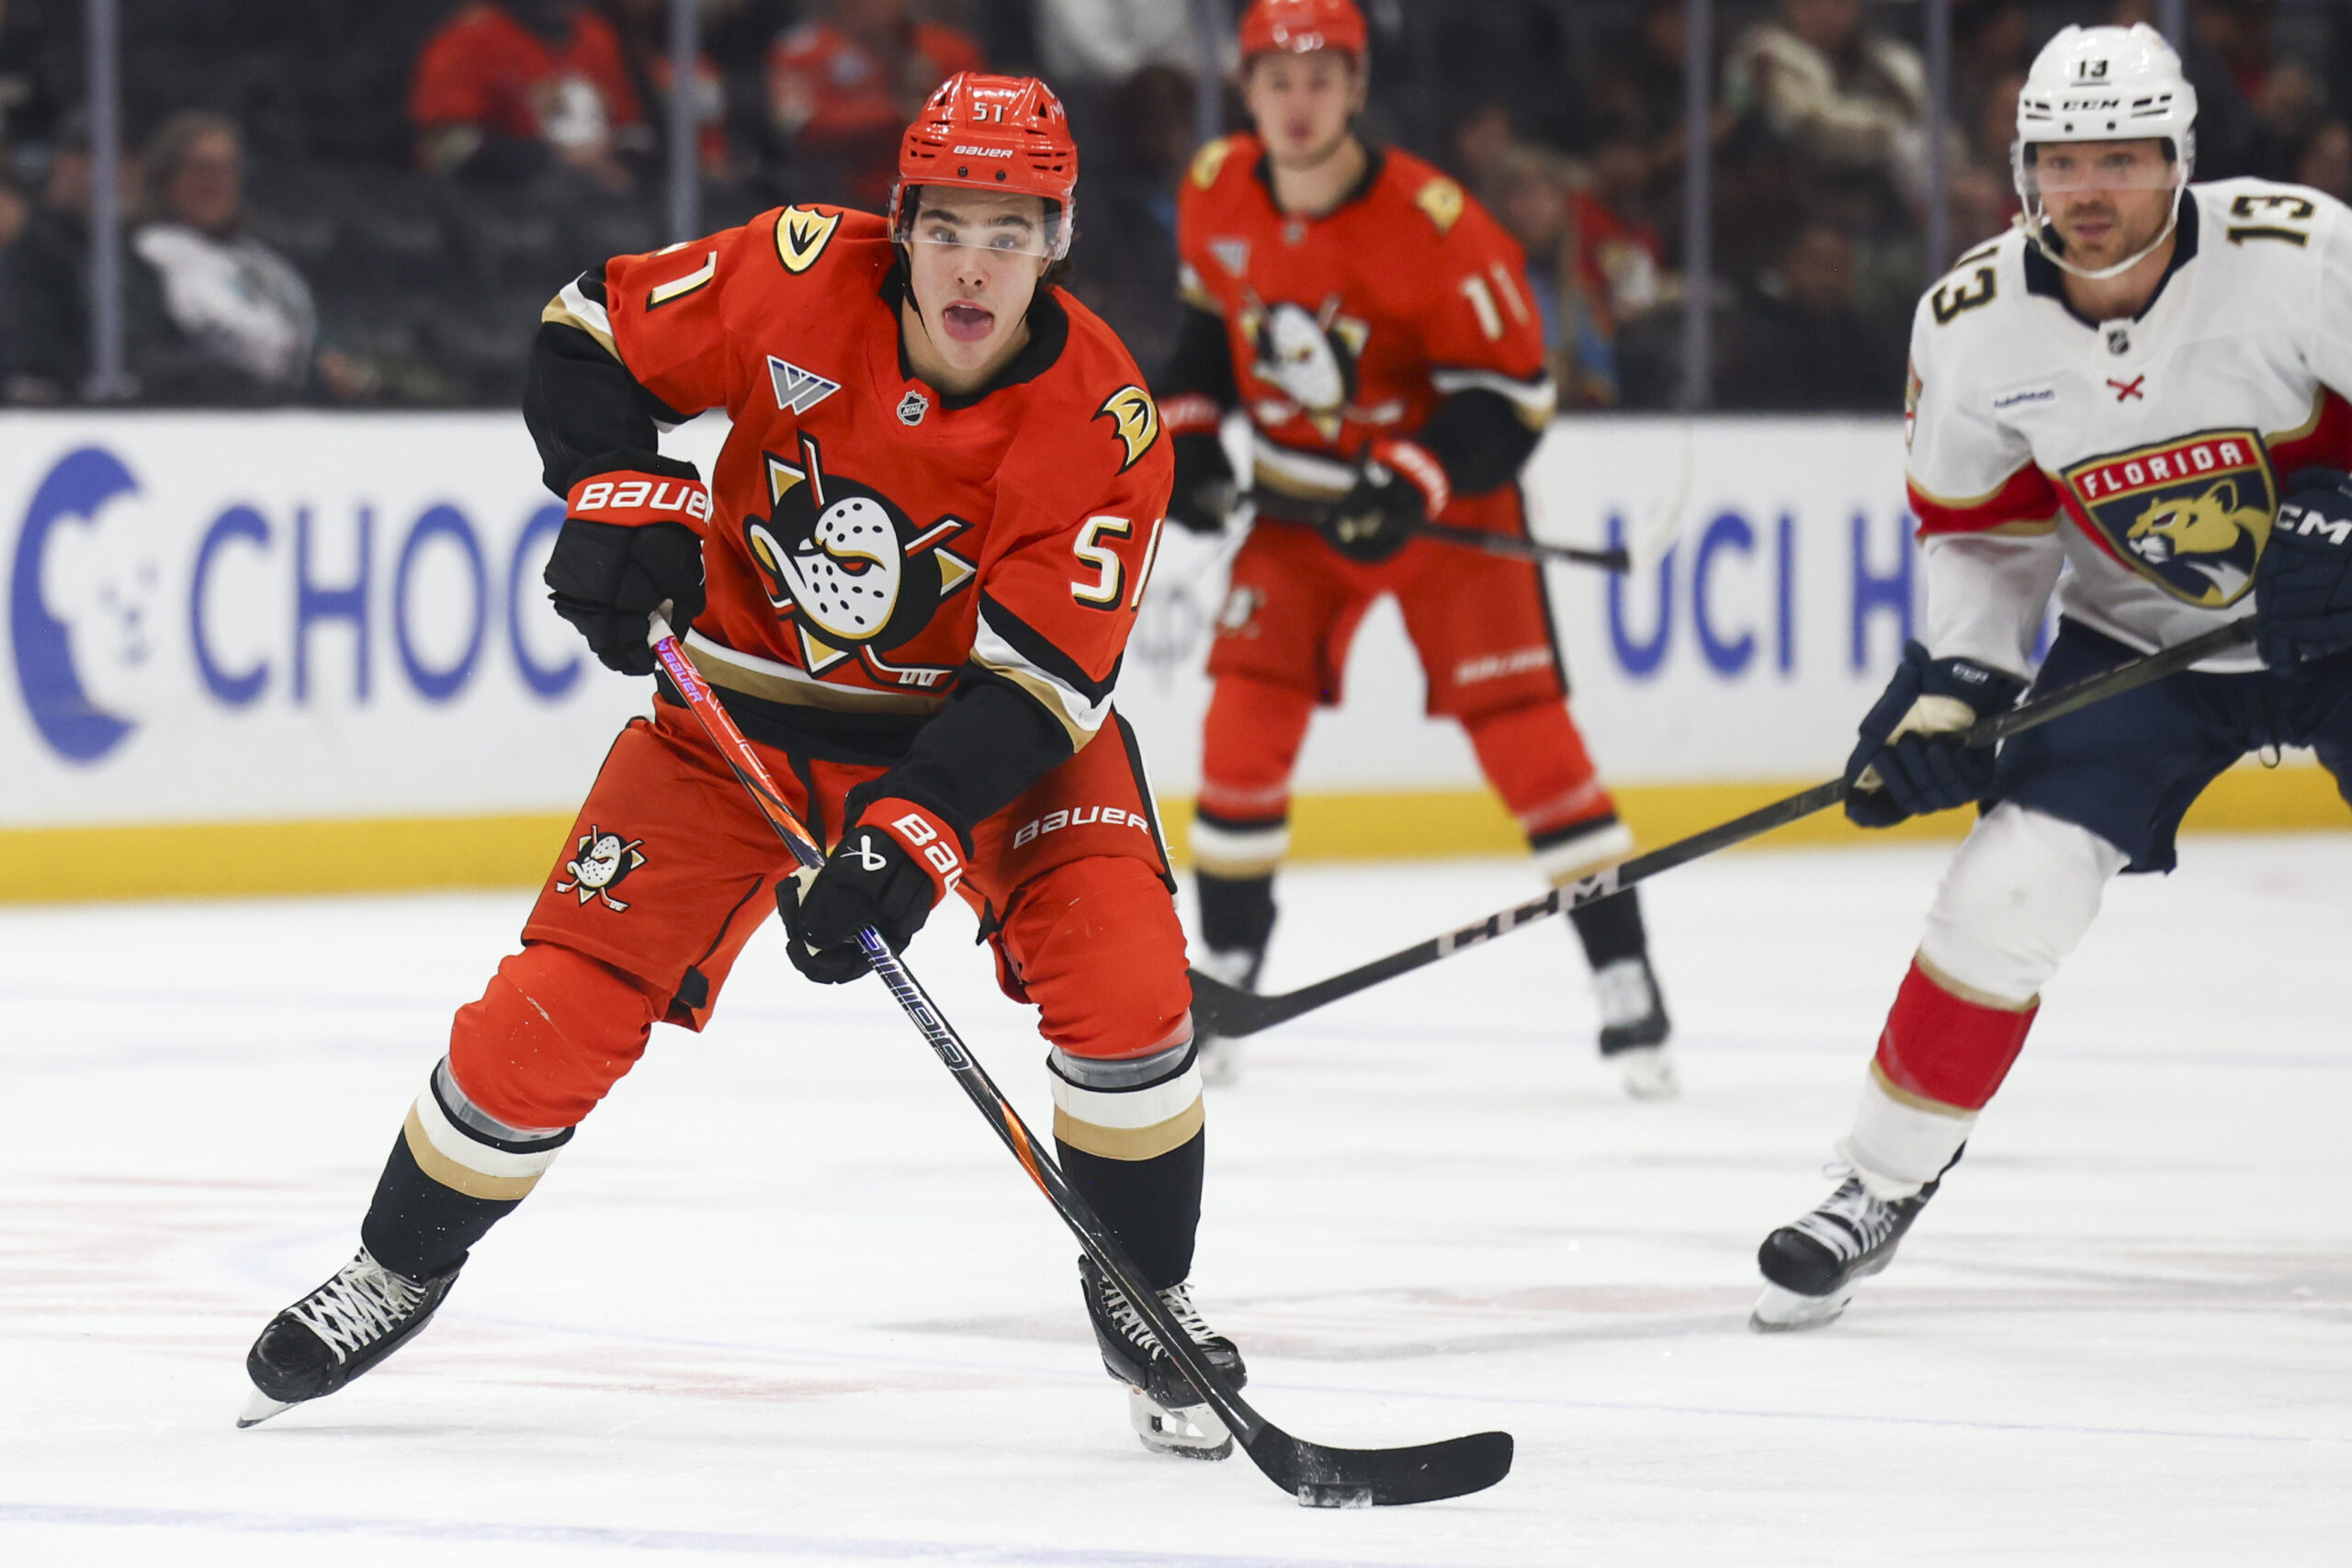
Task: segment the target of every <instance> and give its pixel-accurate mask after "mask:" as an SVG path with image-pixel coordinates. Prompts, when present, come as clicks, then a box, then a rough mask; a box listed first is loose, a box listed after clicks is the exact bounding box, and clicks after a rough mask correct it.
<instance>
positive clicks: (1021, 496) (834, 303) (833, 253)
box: [546, 207, 1170, 762]
mask: <svg viewBox="0 0 2352 1568" xmlns="http://www.w3.org/2000/svg"><path fill="white" fill-rule="evenodd" d="M904 291H905V282H904V276H903V273H902V271H901V270H900V267H899V263H898V259H897V255H896V253H895V251H894V249H893V247H892V245H891V243H890V242H889V239H888V232H887V229H886V226H885V224H884V222H883V220H881V219H879V218H876V217H874V216H872V215H869V214H866V213H861V212H853V211H844V210H842V209H836V208H831V207H788V208H785V209H782V210H780V211H775V212H771V213H768V214H765V215H763V216H762V217H760V218H757V219H754V220H752V222H750V223H748V224H746V225H744V226H743V227H742V228H740V229H731V230H727V231H722V232H720V233H718V234H716V235H713V236H712V237H710V238H709V239H707V240H702V241H696V242H694V243H690V244H688V245H686V246H684V247H673V248H671V249H669V250H666V251H661V252H656V253H654V254H650V255H639V256H623V257H617V258H615V259H614V260H612V261H610V262H608V263H606V264H605V266H604V267H603V268H602V269H600V270H598V271H596V272H592V273H588V274H584V275H582V276H581V277H580V278H578V279H577V280H575V281H574V282H573V283H571V284H570V285H567V286H566V287H565V288H564V289H563V291H562V293H561V294H560V295H559V296H558V297H557V299H555V301H554V302H553V303H551V304H550V305H549V306H548V310H547V313H546V319H547V320H548V321H550V322H552V323H556V324H558V325H560V326H568V327H571V328H573V329H576V330H577V332H579V333H583V334H585V335H586V337H587V338H590V339H593V340H594V344H595V352H601V353H602V354H604V355H609V356H610V358H611V359H613V360H617V361H618V362H619V364H620V366H621V367H624V368H625V369H626V371H627V372H628V377H629V378H631V380H632V381H633V383H634V390H635V393H636V396H637V400H638V401H639V404H640V405H641V406H642V407H643V408H644V410H645V411H646V412H649V413H650V414H651V416H652V417H653V418H654V419H655V420H656V421H658V422H660V423H664V424H669V423H677V422H679V421H682V420H684V419H685V418H688V417H691V416H692V415H694V414H696V413H698V412H702V411H704V410H707V409H724V410H726V411H727V413H728V415H729V418H730V419H731V420H732V421H733V428H732V430H731V431H730V433H729V435H728V437H727V441H726V445H725V446H724V447H723V449H722V450H721V452H720V454H719V457H718V462H717V465H716V467H715V469H714V471H713V473H712V475H711V485H710V489H711V495H712V501H713V505H712V509H711V512H712V514H711V516H710V518H709V519H708V520H707V524H705V525H704V526H705V532H706V539H705V547H704V552H703V554H704V566H705V571H706V573H707V590H708V598H709V607H708V608H707V610H706V611H705V612H704V614H703V615H701V616H699V617H698V618H697V619H696V621H695V626H694V629H693V631H692V632H691V633H690V634H689V635H688V637H687V639H686V641H687V649H688V651H689V652H690V654H691V655H692V656H693V658H694V660H695V663H696V664H697V665H698V666H699V667H700V668H701V669H702V671H703V672H704V673H705V674H706V675H707V677H708V678H709V680H710V682H711V683H712V684H713V685H714V686H716V687H718V689H719V691H720V693H721V694H722V695H723V696H724V697H725V699H726V700H727V703H728V705H729V709H730V711H733V712H734V713H735V714H736V716H737V718H738V721H739V722H741V723H742V724H743V726H744V728H745V729H746V730H747V732H749V733H751V734H752V736H753V737H754V739H762V740H765V741H768V742H769V743H771V744H774V745H776V746H778V747H781V748H784V749H786V750H793V751H795V752H797V753H800V754H804V755H809V756H816V757H820V758H831V759H832V760H835V761H849V762H888V761H894V760H896V758H897V757H898V756H899V755H900V754H901V753H902V752H903V751H904V750H905V749H906V746H907V745H908V744H909V742H910V739H911V736H912V734H913V732H914V730H915V729H916V728H919V727H920V726H921V725H922V723H923V722H924V720H925V719H927V718H928V717H929V716H931V715H933V714H935V713H936V712H938V711H939V710H940V708H941V707H942V706H943V705H944V703H945V702H946V700H947V698H948V696H949V695H950V694H952V693H954V692H956V690H958V689H959V688H962V687H965V686H967V685H969V684H971V683H972V682H998V683H1001V684H1002V685H1005V686H1007V687H1009V688H1012V689H1013V690H1016V691H1018V692H1019V693H1021V694H1024V695H1025V696H1026V697H1027V698H1029V699H1031V700H1032V701H1033V702H1034V703H1035V705H1036V706H1037V707H1038V708H1040V709H1042V710H1043V712H1044V714H1045V715H1046V716H1049V717H1050V719H1051V721H1052V726H1053V733H1054V734H1056V735H1057V736H1058V737H1059V738H1060V739H1061V742H1062V743H1063V744H1065V745H1067V746H1068V747H1069V748H1070V749H1071V750H1076V749H1077V748H1079V747H1082V746H1084V745H1085V744H1087V743H1088V741H1089V740H1091V739H1092V738H1093V736H1094V735H1095V734H1096V732H1097V731H1098V730H1099V729H1100V728H1101V727H1102V725H1103V720H1104V717H1105V716H1106V715H1107V714H1108V712H1109V703H1110V694H1111V689H1112V686H1113V683H1114V680H1115V677H1116V675H1117V671H1118V665H1119V659H1120V654H1121V650H1122V649H1123V648H1124V647H1125V642H1126V637H1127V633H1128V629H1129V627H1130V626H1132V625H1133V622H1134V617H1135V612H1136V605H1137V604H1140V603H1141V600H1142V595H1143V590H1144V583H1145V580H1146V579H1147V577H1148V575H1149V573H1150V570H1151V560H1152V557H1153V554H1154V551H1155V549H1156V547H1157V544H1158V538H1159V526H1160V520H1161V516H1162V513H1164V512H1165V510H1166V502H1167V496H1168V489H1169V483H1170V460H1169V457H1168V455H1167V451H1166V443H1164V442H1162V441H1161V440H1160V439H1159V412H1158V410H1157V408H1156V406H1155V405H1154V404H1153V402H1152V400H1151V398H1150V397H1149V395H1148V393H1147V392H1146V391H1145V390H1144V389H1143V378H1142V377H1141V376H1140V375H1139V374H1138V373H1137V371H1136V367H1135V365H1134V362H1133V361H1132V360H1131V359H1130V358H1129V357H1128V355H1127V353H1126V350H1125V347H1124V346H1123V345H1122V344H1120V343H1119V341H1118V339H1117V337H1116V336H1114V334H1113V333H1112V332H1111V330H1110V329H1109V328H1108V327H1106V326H1104V325H1103V322H1102V321H1100V320H1098V319H1097V318H1096V317H1095V316H1094V315H1093V314H1092V313H1091V311H1089V310H1087V309H1086V308H1085V307H1084V306H1082V305H1080V304H1079V303H1078V302H1077V301H1076V300H1075V299H1072V298H1071V297H1070V296H1069V294H1068V293H1066V292H1064V291H1062V290H1060V289H1057V288H1054V289H1047V288H1041V289H1040V290H1039V291H1038V294H1037V297H1036V299H1035V302H1034V303H1033V304H1032V305H1031V307H1030V310H1029V315H1028V324H1029V330H1030V333H1031V336H1030V341H1029V343H1028V344H1026V345H1025V346H1024V347H1023V349H1022V350H1021V351H1020V352H1019V353H1018V354H1017V355H1015V357H1014V358H1013V359H1012V362H1011V363H1010V364H1009V365H1008V366H1007V367H1005V369H1004V370H1003V371H1002V372H1001V373H1000V374H999V376H998V377H997V378H996V379H995V380H993V381H992V382H990V383H989V386H987V387H986V388H983V389H980V390H979V391H978V392H975V393H972V394H969V395H967V396H962V397H958V396H954V395H949V394H944V393H942V392H941V391H940V390H939V389H936V388H934V387H932V386H930V385H929V384H927V383H926V382H924V381H923V380H922V379H921V378H918V377H917V376H916V375H915V373H914V371H913V370H912V368H911V367H910V366H909V365H908V363H907V361H906V358H905V355H904V354H903V352H902V351H901V350H900V348H899V302H900V300H901V299H902V298H903V296H904ZM582 352H586V351H584V350H583V351H582ZM555 395H560V393H559V394H555ZM1074 432H1075V433H1079V434H1078V436H1077V437H1076V438H1073V433H1074ZM620 444H621V443H619V442H616V445H620ZM587 499H589V498H588V497H587V495H586V494H585V493H583V495H582V497H581V501H582V502H585V501H586V500H587ZM583 515H593V513H583Z"/></svg>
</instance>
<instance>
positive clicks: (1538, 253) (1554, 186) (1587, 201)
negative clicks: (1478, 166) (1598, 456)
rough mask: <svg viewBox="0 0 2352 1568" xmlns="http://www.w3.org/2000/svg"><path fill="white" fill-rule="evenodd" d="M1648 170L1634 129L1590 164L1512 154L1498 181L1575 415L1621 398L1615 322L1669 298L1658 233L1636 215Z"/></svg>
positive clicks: (1606, 140) (1499, 209)
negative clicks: (1583, 409) (1580, 409)
mask: <svg viewBox="0 0 2352 1568" xmlns="http://www.w3.org/2000/svg"><path fill="white" fill-rule="evenodd" d="M1645 168H1646V163H1645V157H1644V154H1643V150H1642V144H1641V141H1640V140H1639V139H1638V137H1637V136H1636V134H1635V132H1634V128H1633V127H1631V126H1627V127H1623V128H1620V129H1618V130H1613V131H1610V132H1606V133H1604V134H1603V136H1602V138H1601V140H1600V143H1599V145H1598V146H1596V147H1595V148H1594V150H1593V154H1592V157H1591V159H1590V161H1589V163H1588V164H1576V163H1573V162H1571V161H1569V160H1566V159H1564V158H1561V157H1559V156H1557V155H1556V154H1554V153H1551V152H1544V151H1542V150H1539V149H1536V148H1531V147H1523V146H1522V147H1514V148H1512V149H1511V150H1510V152H1507V153H1505V154H1504V156H1503V158H1502V160H1501V161H1500V164H1499V166H1498V169H1497V172H1496V174H1495V175H1494V176H1493V179H1492V182H1491V189H1492V191H1493V195H1492V197H1491V199H1490V202H1489V205H1490V206H1491V207H1492V208H1493V209H1494V212H1495V216H1496V217H1497V218H1498V220H1500V221H1501V222H1502V224H1503V226H1504V227H1505V228H1507V229H1509V230H1510V231H1511V234H1512V237H1513V238H1515V239H1517V240H1518V241H1519V243H1520V244H1521V247H1522V248H1524V249H1525V250H1526V252H1527V265H1528V276H1529V281H1530V283H1531V284H1532V287H1533V288H1534V290H1535V295H1536V303H1537V308H1538V310H1539V312H1540V313H1541V315H1542V318H1543V321H1544V344H1545V347H1546V350H1547V352H1548V353H1549V355H1550V357H1551V361H1552V371H1553V378H1554V379H1555V381H1556V382H1557V383H1558V385H1559V388H1560V400H1561V401H1562V403H1563V404H1564V405H1566V406H1568V407H1575V408H1605V407H1610V406H1612V405H1614V404H1615V403H1617V402H1618V401H1620V400H1621V396H1622V390H1621V387H1620V383H1619V375H1618V369H1617V354H1616V335H1617V328H1618V324H1619V323H1620V322H1623V321H1629V320H1632V319H1633V318H1634V317H1636V316H1639V315H1641V314H1643V313H1645V312H1646V311H1648V310H1652V309H1654V308H1655V307H1657V305H1659V304H1661V303H1663V302H1664V301H1665V299H1666V296H1667V293H1668V289H1667V279H1666V274H1665V271H1664V268H1663V266H1662V265H1661V258H1662V254H1663V253H1662V251H1661V249H1660V246H1659V243H1658V237H1657V232H1656V231H1654V230H1653V229H1652V228H1651V227H1650V226H1649V224H1648V223H1647V222H1645V221H1644V220H1643V219H1642V218H1641V217H1640V216H1639V215H1638V214H1639V204H1640V201H1641V199H1642V187H1643V184H1644V181H1643V175H1644V173H1645Z"/></svg>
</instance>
